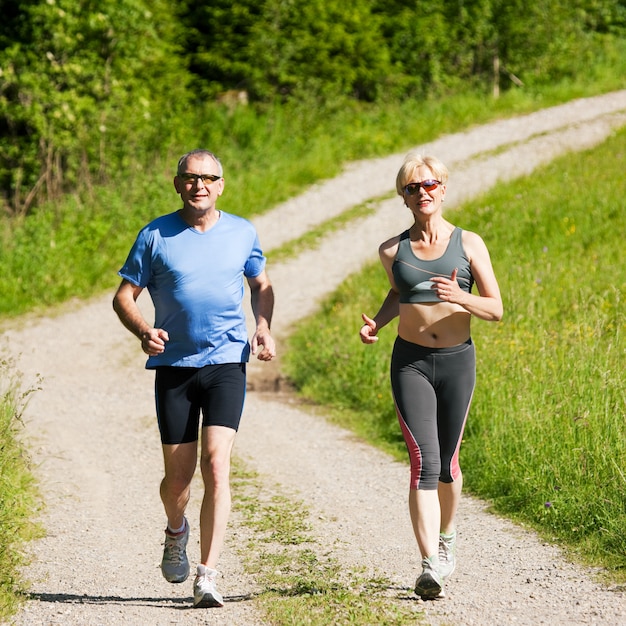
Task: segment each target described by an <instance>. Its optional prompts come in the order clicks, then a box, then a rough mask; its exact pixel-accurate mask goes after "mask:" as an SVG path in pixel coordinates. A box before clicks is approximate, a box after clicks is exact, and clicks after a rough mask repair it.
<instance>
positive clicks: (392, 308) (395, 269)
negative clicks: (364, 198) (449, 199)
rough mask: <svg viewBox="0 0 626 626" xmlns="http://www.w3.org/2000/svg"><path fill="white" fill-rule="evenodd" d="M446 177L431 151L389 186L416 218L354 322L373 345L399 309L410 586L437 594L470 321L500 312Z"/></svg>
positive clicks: (475, 239)
mask: <svg viewBox="0 0 626 626" xmlns="http://www.w3.org/2000/svg"><path fill="white" fill-rule="evenodd" d="M447 181H448V170H447V168H446V166H445V165H444V164H443V163H441V161H439V160H438V159H436V158H435V157H429V156H426V157H423V156H421V155H419V154H417V153H410V154H409V155H407V157H406V159H405V161H404V163H403V165H402V167H401V168H400V171H399V172H398V175H397V178H396V190H397V192H398V195H400V196H402V198H403V199H404V203H405V205H406V206H407V207H408V208H409V209H410V211H411V213H412V214H413V218H414V223H413V225H412V226H411V228H410V229H409V230H407V231H405V232H404V233H402V234H401V235H397V236H395V237H392V238H391V239H389V240H387V241H385V242H384V243H383V244H382V245H381V246H380V248H379V255H380V260H381V262H382V264H383V267H384V268H385V271H386V272H387V276H388V278H389V282H390V284H391V289H390V290H389V292H388V294H387V297H386V298H385V300H384V302H383V304H382V306H381V307H380V310H379V311H378V313H377V314H376V315H375V316H374V317H373V318H370V317H368V316H367V315H365V314H363V320H364V322H365V324H364V325H363V326H362V327H361V330H360V336H361V341H362V342H363V343H365V344H370V343H374V342H375V341H378V337H377V336H376V335H377V334H378V331H379V330H380V329H381V328H382V327H383V326H385V325H386V324H388V323H389V322H390V321H391V320H392V319H394V318H395V317H396V316H399V323H398V336H397V338H396V341H395V344H394V348H393V353H392V357H391V387H392V392H393V397H394V402H395V406H396V412H397V415H398V420H399V422H400V427H401V429H402V432H403V435H404V439H405V441H406V445H407V449H408V452H409V457H410V462H411V483H410V490H409V511H410V514H411V522H412V525H413V531H414V533H415V537H416V539H417V545H418V548H419V551H420V553H421V557H422V573H421V574H420V575H419V576H418V578H417V581H416V583H415V593H416V594H417V595H419V596H420V597H422V598H436V597H441V596H442V595H443V583H444V581H445V579H446V578H447V577H448V576H450V574H452V572H453V570H454V567H455V543H456V526H455V515H456V512H457V508H458V505H459V500H460V497H461V488H462V484H463V477H462V474H461V469H460V467H459V448H460V445H461V438H462V436H463V429H464V427H465V421H466V418H467V414H468V411H469V407H470V402H471V399H472V394H473V391H474V384H475V379H476V376H475V373H476V360H475V352H474V345H473V343H472V340H471V336H470V320H471V317H472V316H475V317H478V318H480V319H483V320H488V321H499V320H500V319H501V318H502V299H501V297H500V290H499V287H498V282H497V280H496V277H495V274H494V271H493V268H492V265H491V260H490V257H489V252H488V250H487V247H486V246H485V244H484V242H483V240H482V239H481V238H480V237H479V236H478V235H477V234H475V233H472V232H469V231H464V230H461V229H460V228H457V227H455V226H454V225H453V224H451V223H450V222H448V221H447V220H446V219H444V217H443V211H442V209H443V202H444V199H445V195H446V183H447ZM474 283H475V284H476V288H477V291H478V294H477V295H476V294H472V293H471V291H472V286H473V284H474Z"/></svg>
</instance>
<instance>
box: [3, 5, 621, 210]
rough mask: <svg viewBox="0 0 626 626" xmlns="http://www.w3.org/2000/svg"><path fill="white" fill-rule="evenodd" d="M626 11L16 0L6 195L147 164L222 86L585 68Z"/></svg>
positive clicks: (487, 85) (30, 193) (370, 94)
mask: <svg viewBox="0 0 626 626" xmlns="http://www.w3.org/2000/svg"><path fill="white" fill-rule="evenodd" d="M625 13H626V12H625V10H624V6H623V3H622V2H618V1H617V0H575V1H574V2H570V1H569V0H567V1H566V0H533V2H521V0H515V1H514V2H510V1H508V0H507V1H504V0H462V1H461V0H454V1H451V2H445V3H439V4H436V3H435V4H433V3H432V2H428V1H427V0H412V1H411V2H408V3H407V2H398V1H397V0H386V1H385V2H382V1H381V0H353V2H351V3H346V2H342V1H341V0H262V1H254V2H253V1H251V0H242V2H238V3H234V4H233V3H232V2H230V0H228V1H227V0H213V1H212V2H206V3H198V2H192V1H191V0H155V1H153V2H148V1H147V0H119V1H118V0H101V1H99V2H95V0H47V1H46V2H43V1H37V0H30V1H26V2H19V3H18V2H15V0H7V1H6V2H5V3H4V4H3V22H2V24H0V43H1V44H2V45H1V46H0V136H1V137H2V142H1V143H0V204H1V205H2V208H3V209H4V211H5V212H8V213H11V214H18V215H19V214H24V213H27V212H28V211H29V210H30V209H31V208H32V207H34V206H36V205H38V204H42V203H44V202H45V201H50V200H55V199H56V198H58V197H59V196H60V195H62V194H63V193H74V192H79V193H81V192H83V191H84V190H89V189H91V188H93V187H94V186H96V185H99V184H103V183H109V182H113V183H115V182H118V181H120V180H123V179H124V178H125V177H126V176H128V175H132V174H134V173H135V172H137V171H142V172H143V171H145V170H146V168H149V167H151V166H152V163H153V161H154V159H155V156H156V158H163V155H164V154H165V153H166V152H167V149H168V147H169V146H171V145H172V144H175V143H177V142H178V141H179V140H180V137H181V135H185V136H188V137H191V138H192V139H193V137H197V134H198V133H199V132H202V131H201V126H200V125H201V123H202V122H203V121H204V118H205V117H206V109H207V106H210V105H211V103H212V101H214V100H215V99H217V100H218V101H219V102H221V103H222V104H223V105H224V108H225V109H226V110H227V111H229V110H232V109H233V108H236V107H240V106H241V105H242V104H246V103H248V102H249V101H251V102H253V103H254V105H255V107H258V110H259V111H265V110H266V109H265V107H266V106H267V105H271V104H272V103H275V102H285V101H292V102H297V103H300V104H301V105H302V106H303V107H304V106H307V107H309V108H310V109H311V110H316V109H319V108H322V109H326V108H327V107H329V106H331V107H335V108H339V107H344V106H347V101H348V102H355V101H356V102H374V101H375V102H381V101H386V102H391V103H397V102H398V101H401V100H404V99H406V98H429V99H431V100H432V99H434V98H437V97H439V96H440V95H442V94H452V93H458V92H461V91H464V90H467V89H468V88H479V89H481V90H482V91H483V92H486V91H489V90H492V91H493V93H494V94H495V93H498V90H499V89H502V90H503V91H504V90H506V89H508V88H510V87H513V86H515V85H520V84H522V83H523V84H524V85H525V88H526V89H529V88H532V89H534V88H537V87H541V86H545V85H549V84H552V83H553V82H554V81H555V80H561V79H564V78H570V79H571V78H574V77H576V76H577V75H578V74H579V73H580V71H581V68H585V71H586V70H587V69H588V68H589V67H590V66H591V65H592V64H593V63H592V62H593V61H595V59H597V58H599V57H600V56H602V55H604V54H610V53H611V52H614V51H615V50H616V49H619V48H620V44H621V43H622V42H621V39H620V37H621V38H623V34H624V30H625V29H626V18H625ZM621 54H623V49H622V50H621ZM520 81H521V82H520ZM193 133H195V135H194V134H193ZM193 143H194V144H195V145H197V141H193ZM139 155H141V156H139Z"/></svg>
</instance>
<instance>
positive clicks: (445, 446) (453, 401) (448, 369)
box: [391, 337, 476, 490]
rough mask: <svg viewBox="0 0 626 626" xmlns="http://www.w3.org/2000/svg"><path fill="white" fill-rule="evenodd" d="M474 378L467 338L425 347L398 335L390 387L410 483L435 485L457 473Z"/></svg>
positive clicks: (471, 349) (473, 361) (421, 486)
mask: <svg viewBox="0 0 626 626" xmlns="http://www.w3.org/2000/svg"><path fill="white" fill-rule="evenodd" d="M475 384H476V353H475V349H474V344H473V343H472V340H471V339H468V340H467V341H466V342H465V343H462V344H460V345H458V346H453V347H451V348H426V347H424V346H420V345H418V344H415V343H411V342H409V341H405V340H404V339H402V338H401V337H397V338H396V341H395V344H394V347H393V353H392V355H391V389H392V392H393V398H394V402H395V405H396V412H397V414H398V421H399V422H400V427H401V428H402V434H403V435H404V441H405V442H406V447H407V450H408V452H409V458H410V461H411V489H430V490H432V489H437V484H438V482H439V481H441V482H444V483H451V482H453V481H455V480H456V479H457V478H458V477H459V476H460V474H461V468H460V466H459V448H460V447H461V438H462V437H463V429H464V428H465V422H466V420H467V414H468V412H469V408H470V404H471V402H472V395H473V393H474V386H475Z"/></svg>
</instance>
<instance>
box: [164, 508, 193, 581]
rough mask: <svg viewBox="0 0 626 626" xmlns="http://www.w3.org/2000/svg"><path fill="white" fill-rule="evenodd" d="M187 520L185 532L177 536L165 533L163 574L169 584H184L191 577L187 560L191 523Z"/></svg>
mask: <svg viewBox="0 0 626 626" xmlns="http://www.w3.org/2000/svg"><path fill="white" fill-rule="evenodd" d="M184 519H185V530H184V531H183V532H182V533H179V534H177V535H170V534H169V533H168V532H167V530H166V531H165V544H164V546H165V547H164V548H163V560H162V561H161V572H162V573H163V577H164V578H165V580H167V582H168V583H182V582H185V581H186V580H187V577H188V576H189V561H188V560H187V552H186V548H187V541H189V522H188V521H187V518H184Z"/></svg>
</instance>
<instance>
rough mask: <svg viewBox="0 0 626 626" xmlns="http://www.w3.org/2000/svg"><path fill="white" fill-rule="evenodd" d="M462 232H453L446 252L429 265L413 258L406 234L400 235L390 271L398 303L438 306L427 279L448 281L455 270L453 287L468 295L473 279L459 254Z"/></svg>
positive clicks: (461, 250) (465, 260)
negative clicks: (396, 252)
mask: <svg viewBox="0 0 626 626" xmlns="http://www.w3.org/2000/svg"><path fill="white" fill-rule="evenodd" d="M462 232H463V231H462V230H461V229H460V228H455V229H454V230H453V231H452V235H451V236H450V241H449V243H448V247H447V248H446V251H445V252H444V253H443V255H442V256H440V257H439V258H438V259H433V260H432V261H424V260H423V259H419V258H418V257H417V256H415V253H414V252H413V249H412V248H411V238H410V236H409V231H408V230H406V231H404V232H403V233H402V234H401V235H400V243H399V245H398V254H396V258H395V259H394V262H393V265H392V266H391V271H392V272H393V278H394V280H395V283H396V286H397V287H398V289H399V290H400V302H401V303H420V302H441V299H440V298H438V297H437V295H436V294H435V291H434V290H433V289H432V287H433V282H432V281H431V278H432V277H433V276H445V277H446V278H450V276H451V275H452V272H453V271H454V270H455V268H456V269H458V273H457V276H456V280H457V283H459V286H460V287H461V289H463V291H466V292H467V293H471V291H472V285H473V284H474V277H473V276H472V270H471V268H470V263H469V259H468V258H467V256H466V254H465V250H463V242H462V240H461V234H462Z"/></svg>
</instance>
